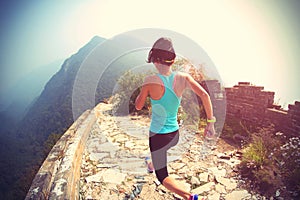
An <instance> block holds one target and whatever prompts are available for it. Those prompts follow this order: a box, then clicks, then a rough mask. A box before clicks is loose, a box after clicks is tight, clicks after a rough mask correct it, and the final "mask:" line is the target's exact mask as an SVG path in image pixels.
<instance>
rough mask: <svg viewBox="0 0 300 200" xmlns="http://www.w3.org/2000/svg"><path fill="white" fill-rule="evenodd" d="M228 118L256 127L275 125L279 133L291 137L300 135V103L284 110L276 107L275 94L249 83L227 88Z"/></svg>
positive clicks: (240, 83)
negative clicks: (240, 120)
mask: <svg viewBox="0 0 300 200" xmlns="http://www.w3.org/2000/svg"><path fill="white" fill-rule="evenodd" d="M225 93H226V105H227V111H226V117H234V118H238V119H242V120H244V121H246V122H248V123H250V124H253V125H255V126H265V125H267V124H269V123H272V124H274V125H275V128H276V129H277V130H278V131H282V132H284V133H287V134H291V135H299V134H300V102H298V101H296V102H295V104H294V105H289V107H288V108H289V109H288V110H287V111H286V110H282V109H280V106H278V105H274V95H275V93H274V92H270V91H265V90H264V87H262V86H254V85H252V84H250V83H249V82H239V83H238V85H235V86H234V87H231V88H225Z"/></svg>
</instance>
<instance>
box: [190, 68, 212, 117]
mask: <svg viewBox="0 0 300 200" xmlns="http://www.w3.org/2000/svg"><path fill="white" fill-rule="evenodd" d="M186 81H187V84H186V85H187V87H189V88H191V89H192V90H193V92H194V93H196V94H197V95H198V96H199V97H200V98H201V100H202V103H203V106H204V110H205V113H206V116H207V119H212V118H213V117H214V114H213V108H212V103H211V99H210V96H209V94H208V93H207V92H206V91H205V90H204V88H203V87H202V86H201V85H200V84H199V83H198V82H197V81H195V79H193V77H192V76H191V75H189V74H187V75H186Z"/></svg>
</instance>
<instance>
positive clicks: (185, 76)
mask: <svg viewBox="0 0 300 200" xmlns="http://www.w3.org/2000/svg"><path fill="white" fill-rule="evenodd" d="M176 76H177V78H178V79H180V80H182V81H186V80H187V79H189V78H190V77H191V75H190V74H188V73H186V72H177V73H176Z"/></svg>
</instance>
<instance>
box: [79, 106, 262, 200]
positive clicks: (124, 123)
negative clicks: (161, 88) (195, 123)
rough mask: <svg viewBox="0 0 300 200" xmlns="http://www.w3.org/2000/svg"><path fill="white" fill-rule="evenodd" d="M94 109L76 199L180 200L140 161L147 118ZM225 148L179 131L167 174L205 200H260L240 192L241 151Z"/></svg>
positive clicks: (145, 143) (144, 153)
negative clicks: (93, 117) (215, 146)
mask: <svg viewBox="0 0 300 200" xmlns="http://www.w3.org/2000/svg"><path fill="white" fill-rule="evenodd" d="M95 109H96V112H95V113H96V116H97V122H96V123H95V124H94V126H93V129H92V131H91V133H90V135H89V138H88V141H87V144H86V148H85V152H84V155H83V160H82V166H81V179H80V199H101V200H106V199H120V200H127V199H136V200H149V199H150V200H152V199H153V200H165V199H181V198H180V197H179V196H177V195H174V194H172V193H170V192H169V191H168V190H167V189H165V188H164V187H163V186H162V185H161V184H160V183H159V182H158V181H157V179H156V177H155V174H153V173H148V172H147V167H146V165H145V161H144V159H145V157H146V156H149V155H150V152H149V147H148V138H147V137H148V127H149V120H148V121H147V120H145V119H142V118H140V117H138V116H136V117H135V116H127V117H120V116H113V115H112V113H111V110H112V105H110V104H99V105H98V106H97V107H96V108H95ZM224 145H225V143H224V142H222V141H218V144H217V148H214V147H213V146H211V145H207V142H205V141H203V139H202V138H201V137H200V135H199V134H194V133H193V132H191V131H189V130H188V129H185V128H184V127H182V128H181V129H180V141H179V143H178V145H177V146H176V147H174V148H173V149H171V150H170V151H169V152H168V159H169V160H168V169H169V173H170V175H171V176H173V177H174V178H176V179H177V180H179V181H180V183H181V184H182V187H185V188H187V189H188V190H189V191H191V192H192V193H197V194H200V196H201V197H203V199H211V200H218V199H225V200H229V199H230V200H235V199H236V200H239V199H264V198H263V197H260V196H259V195H252V194H250V193H249V192H248V191H246V190H244V189H242V188H240V184H241V181H239V179H238V177H236V176H237V174H236V173H235V166H236V165H237V164H238V163H239V162H240V161H239V157H240V152H238V151H236V150H234V149H232V148H231V149H228V148H226V152H224ZM211 149H212V150H211ZM200 199H201V198H200Z"/></svg>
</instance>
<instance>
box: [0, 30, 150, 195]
mask: <svg viewBox="0 0 300 200" xmlns="http://www.w3.org/2000/svg"><path fill="white" fill-rule="evenodd" d="M106 41H107V40H105V39H104V38H101V37H98V36H95V37H94V38H92V39H91V41H90V42H89V43H88V44H86V45H85V46H84V47H82V48H81V49H80V50H79V51H78V52H77V53H76V54H74V55H72V56H71V57H70V58H68V59H66V60H65V61H64V63H63V65H62V66H61V69H60V70H59V71H58V72H57V73H56V74H55V75H54V76H53V77H52V78H51V79H50V81H49V82H48V83H47V84H46V86H45V88H44V90H43V91H42V93H41V95H40V96H39V97H38V98H37V99H35V100H34V101H33V102H32V104H31V105H30V107H29V108H28V111H27V113H26V115H25V116H24V118H23V120H22V121H21V122H20V123H19V124H16V126H15V130H13V131H11V134H10V135H9V136H8V137H6V138H5V140H1V142H0V143H1V147H0V148H1V155H0V158H1V160H0V161H1V162H0V172H1V173H0V174H1V177H0V188H1V191H0V199H23V198H24V196H25V195H26V192H27V190H28V188H29V187H30V184H31V181H32V179H33V178H34V175H35V173H36V172H37V170H38V169H39V166H40V165H41V164H42V162H43V160H44V158H45V157H46V156H47V154H48V152H49V151H50V150H51V147H52V146H53V145H54V142H55V141H56V140H57V139H58V138H59V136H61V135H62V134H63V133H64V132H65V131H66V130H67V129H68V127H69V126H70V125H71V124H72V123H73V121H74V120H76V118H77V117H78V116H79V115H80V114H81V113H82V112H84V111H85V110H86V109H91V108H93V107H94V106H95V105H96V104H97V103H99V102H100V101H103V100H104V99H105V98H108V97H110V96H111V95H112V94H113V90H114V88H115V87H116V82H117V79H118V78H119V77H120V76H121V75H122V73H124V72H125V71H127V70H128V69H131V68H135V67H137V66H140V65H143V64H145V59H146V50H145V49H142V50H139V51H132V52H131V51H129V53H128V51H127V50H132V49H134V48H135V47H136V46H138V47H140V46H141V44H142V43H141V42H140V41H136V40H135V39H134V38H133V39H132V38H126V37H125V38H122V37H120V38H116V39H115V40H113V41H108V42H106ZM124 52H125V53H124ZM91 94H92V95H91ZM90 96H92V97H90ZM78 99H79V100H80V101H81V100H82V99H83V101H82V102H80V103H79V104H78V103H77V101H78ZM76 103H77V104H76ZM74 105H75V107H74ZM75 111H76V112H77V113H76V112H75ZM74 113H75V114H74ZM7 120H8V119H7ZM2 143H3V144H2Z"/></svg>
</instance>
